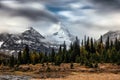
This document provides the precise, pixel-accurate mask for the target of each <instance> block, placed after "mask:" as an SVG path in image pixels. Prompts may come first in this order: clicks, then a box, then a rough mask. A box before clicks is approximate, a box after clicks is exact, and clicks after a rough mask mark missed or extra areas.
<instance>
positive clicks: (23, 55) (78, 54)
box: [7, 36, 120, 68]
mask: <svg viewBox="0 0 120 80" xmlns="http://www.w3.org/2000/svg"><path fill="white" fill-rule="evenodd" d="M37 63H41V64H43V63H52V64H54V65H60V64H61V63H71V65H72V63H80V65H85V66H88V67H94V68H96V67H98V63H113V64H117V65H120V41H119V40H118V39H117V38H116V40H115V41H114V42H113V41H110V39H109V37H108V38H107V40H106V42H103V39H102V36H101V38H100V40H99V41H95V40H94V39H93V38H89V37H86V36H85V38H84V40H82V41H81V45H80V41H79V39H78V38H77V37H76V40H75V41H74V42H73V43H71V44H70V47H69V49H67V46H66V44H65V42H64V44H63V45H60V47H59V50H58V51H55V50H54V48H53V49H52V51H51V53H49V54H48V53H41V52H40V53H38V52H36V51H32V52H31V51H30V49H29V46H27V45H26V47H25V49H24V50H23V51H20V52H19V53H18V57H17V58H15V57H14V56H13V55H12V56H11V58H10V59H9V61H7V65H9V66H10V67H14V65H17V66H19V65H21V64H37Z"/></svg>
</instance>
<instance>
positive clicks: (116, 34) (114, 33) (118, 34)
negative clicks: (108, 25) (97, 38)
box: [103, 30, 120, 42]
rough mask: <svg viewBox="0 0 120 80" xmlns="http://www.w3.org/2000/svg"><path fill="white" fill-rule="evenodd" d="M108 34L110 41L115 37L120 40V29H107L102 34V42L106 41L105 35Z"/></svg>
mask: <svg viewBox="0 0 120 80" xmlns="http://www.w3.org/2000/svg"><path fill="white" fill-rule="evenodd" d="M108 36H109V39H110V41H115V39H116V38H117V39H119V40H120V30H117V31H109V32H107V33H105V34H104V35H103V42H106V40H107V37H108Z"/></svg>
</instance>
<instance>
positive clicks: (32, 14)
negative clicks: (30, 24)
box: [0, 0, 58, 23]
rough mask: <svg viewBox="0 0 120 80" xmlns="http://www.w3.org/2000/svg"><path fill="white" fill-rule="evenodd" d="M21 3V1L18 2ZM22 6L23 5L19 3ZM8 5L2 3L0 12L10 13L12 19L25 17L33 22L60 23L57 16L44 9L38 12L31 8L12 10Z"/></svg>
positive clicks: (23, 0) (24, 0) (26, 0)
mask: <svg viewBox="0 0 120 80" xmlns="http://www.w3.org/2000/svg"><path fill="white" fill-rule="evenodd" d="M18 1H19V0H18ZM20 2H24V3H25V2H28V0H21V1H20ZM18 4H21V3H18ZM7 5H8V4H2V3H1V2H0V11H4V12H5V13H9V14H10V16H11V17H12V16H13V17H16V16H19V17H24V18H28V19H30V20H32V21H41V20H44V21H51V22H55V23H56V22H58V18H57V17H56V15H55V14H53V13H51V12H49V11H47V10H45V9H42V10H37V9H31V8H11V7H9V6H7Z"/></svg>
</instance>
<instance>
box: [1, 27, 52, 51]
mask: <svg viewBox="0 0 120 80" xmlns="http://www.w3.org/2000/svg"><path fill="white" fill-rule="evenodd" d="M41 39H45V38H44V36H42V35H41V34H40V33H39V32H37V31H36V30H35V29H33V28H32V27H30V28H29V29H28V30H26V31H24V32H23V33H20V34H9V33H1V34H0V50H1V52H7V53H12V52H18V51H19V50H21V49H23V48H24V47H25V45H29V47H30V49H31V50H37V51H40V52H45V51H50V48H49V47H46V46H45V43H43V42H41Z"/></svg>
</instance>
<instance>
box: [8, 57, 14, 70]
mask: <svg viewBox="0 0 120 80" xmlns="http://www.w3.org/2000/svg"><path fill="white" fill-rule="evenodd" d="M14 65H15V59H14V55H12V56H11V57H10V63H9V66H10V67H11V68H13V67H14Z"/></svg>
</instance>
